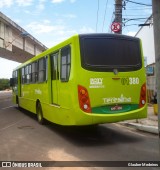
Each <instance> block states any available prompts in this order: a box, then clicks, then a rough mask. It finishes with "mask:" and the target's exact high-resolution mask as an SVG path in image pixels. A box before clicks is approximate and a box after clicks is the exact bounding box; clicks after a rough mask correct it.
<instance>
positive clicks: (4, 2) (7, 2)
mask: <svg viewBox="0 0 160 170" xmlns="http://www.w3.org/2000/svg"><path fill="white" fill-rule="evenodd" d="M12 4H13V0H1V1H0V8H3V7H10V6H11V5H12Z"/></svg>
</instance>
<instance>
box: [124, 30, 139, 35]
mask: <svg viewBox="0 0 160 170" xmlns="http://www.w3.org/2000/svg"><path fill="white" fill-rule="evenodd" d="M136 33H137V32H136V31H129V32H127V33H126V35H129V36H135V35H136Z"/></svg>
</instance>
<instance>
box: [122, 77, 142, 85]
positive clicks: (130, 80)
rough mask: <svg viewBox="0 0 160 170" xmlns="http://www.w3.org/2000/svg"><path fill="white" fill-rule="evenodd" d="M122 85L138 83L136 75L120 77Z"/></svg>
mask: <svg viewBox="0 0 160 170" xmlns="http://www.w3.org/2000/svg"><path fill="white" fill-rule="evenodd" d="M121 83H122V85H136V84H139V78H138V77H129V78H121Z"/></svg>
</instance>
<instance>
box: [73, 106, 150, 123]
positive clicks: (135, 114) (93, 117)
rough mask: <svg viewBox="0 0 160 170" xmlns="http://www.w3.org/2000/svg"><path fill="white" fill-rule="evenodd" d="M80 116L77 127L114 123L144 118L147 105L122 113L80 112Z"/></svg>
mask: <svg viewBox="0 0 160 170" xmlns="http://www.w3.org/2000/svg"><path fill="white" fill-rule="evenodd" d="M81 114H83V116H81V118H80V119H79V120H76V124H77V125H85V124H88V125H89V124H103V123H115V122H120V121H124V120H132V119H142V118H146V117H147V105H145V106H144V107H143V108H141V109H137V110H132V111H129V112H124V113H114V114H100V113H85V112H82V111H81Z"/></svg>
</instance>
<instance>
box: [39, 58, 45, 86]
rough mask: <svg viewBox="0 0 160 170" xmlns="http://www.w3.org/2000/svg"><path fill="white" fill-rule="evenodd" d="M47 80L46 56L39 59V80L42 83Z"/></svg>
mask: <svg viewBox="0 0 160 170" xmlns="http://www.w3.org/2000/svg"><path fill="white" fill-rule="evenodd" d="M45 80H46V58H41V59H40V60H39V61H38V82H40V83H42V82H44V81H45Z"/></svg>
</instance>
